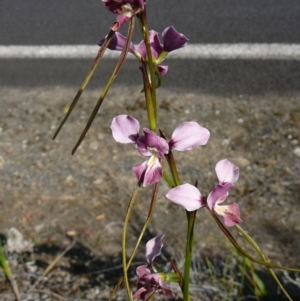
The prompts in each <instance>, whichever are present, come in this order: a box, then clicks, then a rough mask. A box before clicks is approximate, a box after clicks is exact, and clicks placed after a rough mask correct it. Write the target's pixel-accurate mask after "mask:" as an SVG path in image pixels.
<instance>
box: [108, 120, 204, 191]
mask: <svg viewBox="0 0 300 301" xmlns="http://www.w3.org/2000/svg"><path fill="white" fill-rule="evenodd" d="M139 129H140V124H139V122H138V120H136V119H135V118H133V117H131V116H129V115H119V116H117V117H115V118H114V119H113V121H112V124H111V130H112V134H113V137H114V139H115V140H116V141H117V142H120V143H133V144H135V146H136V148H137V150H138V151H139V152H140V154H141V155H143V156H145V157H148V159H147V160H146V161H145V162H143V163H142V164H140V165H136V166H134V167H133V168H132V170H133V172H134V174H135V175H136V177H137V179H138V180H139V182H140V183H143V186H144V187H145V186H146V185H149V184H154V183H157V182H158V181H160V179H161V178H162V171H163V169H162V166H161V163H160V162H161V159H162V158H163V157H164V156H165V155H166V154H168V153H169V150H170V149H175V150H178V151H185V150H191V149H192V148H194V147H195V146H197V145H205V144H206V143H207V141H208V139H209V136H210V133H209V131H208V130H207V129H205V128H203V127H201V126H200V125H199V124H198V123H196V122H183V123H182V124H181V125H180V126H179V127H178V128H177V129H175V131H174V133H173V135H172V137H171V140H170V142H169V143H168V142H167V141H166V140H165V139H164V138H161V137H159V136H157V135H156V134H155V133H154V132H151V131H150V130H149V129H147V128H143V132H144V135H143V136H140V135H139Z"/></svg>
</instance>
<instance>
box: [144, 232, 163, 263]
mask: <svg viewBox="0 0 300 301" xmlns="http://www.w3.org/2000/svg"><path fill="white" fill-rule="evenodd" d="M163 237H164V235H159V236H156V237H154V238H152V239H150V240H149V241H148V242H147V243H146V258H147V261H148V262H149V263H152V262H153V260H154V259H155V257H157V256H159V255H160V253H161V249H162V247H163V242H162V239H163Z"/></svg>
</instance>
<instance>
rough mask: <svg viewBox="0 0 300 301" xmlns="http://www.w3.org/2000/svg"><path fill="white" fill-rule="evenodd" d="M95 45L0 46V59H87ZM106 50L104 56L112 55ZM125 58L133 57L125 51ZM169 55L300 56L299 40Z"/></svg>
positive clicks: (204, 47)
mask: <svg viewBox="0 0 300 301" xmlns="http://www.w3.org/2000/svg"><path fill="white" fill-rule="evenodd" d="M98 49H99V47H98V46H97V45H96V46H92V45H42V46H21V45H20V46H15V45H9V46H3V45H2V46H1V45H0V59H91V58H94V57H95V55H96V53H97V51H98ZM119 55H120V53H119V52H117V51H110V50H107V52H106V53H105V58H109V59H115V58H118V56H119ZM128 58H133V56H132V55H129V56H128ZM168 58H170V59H220V60H237V59H241V60H244V59H245V60H297V61H299V60H300V44H279V43H274V44H247V43H240V44H190V45H187V46H186V47H185V48H182V49H180V50H178V51H175V52H172V53H170V54H169V56H168Z"/></svg>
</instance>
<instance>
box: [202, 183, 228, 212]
mask: <svg viewBox="0 0 300 301" xmlns="http://www.w3.org/2000/svg"><path fill="white" fill-rule="evenodd" d="M232 187H233V184H232V183H226V184H225V185H217V186H216V187H215V188H214V189H213V190H212V191H211V192H210V194H209V195H208V197H207V205H208V208H209V209H210V210H213V209H214V207H215V205H216V204H219V203H222V202H224V201H225V199H226V198H227V196H228V191H229V189H230V188H232Z"/></svg>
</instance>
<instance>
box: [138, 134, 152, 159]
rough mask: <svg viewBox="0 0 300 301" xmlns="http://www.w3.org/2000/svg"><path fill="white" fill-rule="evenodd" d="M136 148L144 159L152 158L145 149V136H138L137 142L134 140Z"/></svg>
mask: <svg viewBox="0 0 300 301" xmlns="http://www.w3.org/2000/svg"><path fill="white" fill-rule="evenodd" d="M136 147H137V150H138V151H139V153H140V154H141V155H143V156H145V157H150V156H152V154H151V152H149V151H148V149H147V145H146V140H145V136H140V137H139V138H138V139H137V140H136Z"/></svg>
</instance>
